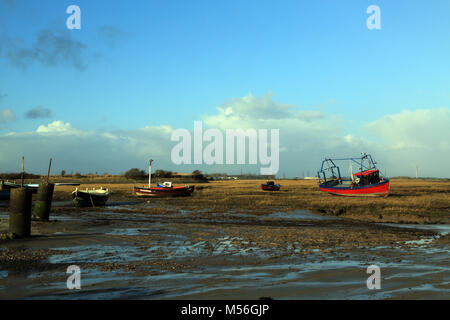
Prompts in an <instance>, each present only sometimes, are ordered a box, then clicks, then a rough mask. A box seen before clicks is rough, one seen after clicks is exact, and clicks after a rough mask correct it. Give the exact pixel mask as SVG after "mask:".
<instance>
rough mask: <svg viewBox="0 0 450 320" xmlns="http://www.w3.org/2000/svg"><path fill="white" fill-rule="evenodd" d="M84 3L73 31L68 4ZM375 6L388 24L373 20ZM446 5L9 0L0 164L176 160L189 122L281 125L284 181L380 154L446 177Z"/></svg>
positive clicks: (385, 165) (389, 167)
mask: <svg viewBox="0 0 450 320" xmlns="http://www.w3.org/2000/svg"><path fill="white" fill-rule="evenodd" d="M70 5H77V6H78V7H79V8H80V10H81V29H79V30H77V29H73V30H69V29H68V28H67V26H66V21H67V19H68V18H69V16H70V14H68V13H66V9H67V7H68V6H70ZM370 5H377V6H378V7H379V8H380V21H381V29H372V30H371V29H369V28H368V27H367V24H366V21H367V19H368V18H369V17H370V16H371V14H370V13H367V12H366V10H367V8H368V7H369V6H370ZM449 13H450V2H449V1H448V0H442V1H440V0H434V1H431V2H430V1H410V0H409V1H402V0H397V1H382V0H371V1H365V0H359V1H350V0H348V1H345V0H344V1H332V0H326V1H325V0H318V1H300V0H295V1H264V0H259V1H256V0H244V1H242V0H240V1H233V0H228V1H219V0H209V1H201V0H196V1H180V0H178V1H169V0H168V1H150V0H148V1H147V0H146V1H137V0H131V1H123V0H115V1H106V0H89V1H78V0H71V1H65V0H64V1H63V0H41V1H22V0H0V172H10V171H15V172H17V171H19V170H20V159H21V157H22V156H25V159H26V160H25V162H26V165H25V166H26V171H31V172H35V173H45V172H46V167H47V165H48V160H49V158H53V171H54V172H55V173H58V172H60V171H61V170H65V171H66V172H68V173H70V172H81V173H96V172H97V173H111V174H117V173H123V172H125V171H126V170H128V169H130V168H134V167H137V168H140V169H146V166H147V162H148V159H150V158H152V159H154V160H155V167H156V169H167V170H174V171H193V170H196V169H199V170H202V171H204V172H229V173H240V172H249V173H258V172H259V169H260V165H251V164H246V165H237V164H235V165H220V164H215V165H207V164H204V163H203V164H197V165H193V164H191V165H186V164H182V165H176V164H175V163H174V162H173V161H172V160H171V150H172V148H173V147H174V146H175V145H176V142H174V141H172V140H171V135H172V133H173V132H174V130H176V129H180V128H181V129H187V130H190V131H192V130H193V128H194V121H203V126H204V127H205V128H217V129H220V130H222V131H224V132H225V130H227V129H230V128H244V129H248V128H254V129H268V130H270V129H279V130H280V138H279V139H280V142H279V146H280V148H279V158H280V160H279V162H280V164H279V171H278V176H286V177H301V176H304V175H314V174H315V173H316V172H317V170H318V169H319V168H320V164H321V161H322V159H324V158H325V157H350V156H358V155H360V153H361V152H368V153H371V154H372V156H373V157H374V158H375V159H376V160H377V161H378V164H379V167H380V169H381V170H382V171H384V173H385V174H387V175H388V176H400V175H405V176H415V173H416V166H418V167H419V175H421V176H426V177H446V178H449V177H450V167H449V166H448V159H449V158H450V142H449V141H450V130H449V128H448V125H449V123H450V77H449V72H450V59H449V56H450V37H449V34H450V19H449Z"/></svg>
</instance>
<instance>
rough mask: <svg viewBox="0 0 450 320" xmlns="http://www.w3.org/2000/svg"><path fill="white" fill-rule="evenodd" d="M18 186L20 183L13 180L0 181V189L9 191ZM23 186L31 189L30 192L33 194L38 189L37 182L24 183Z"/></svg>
mask: <svg viewBox="0 0 450 320" xmlns="http://www.w3.org/2000/svg"><path fill="white" fill-rule="evenodd" d="M20 187H21V184H20V183H14V182H9V181H3V180H1V181H0V190H2V191H10V190H11V189H17V188H20ZM23 187H24V188H27V189H29V190H31V193H33V194H35V193H37V191H38V188H39V184H34V183H24V185H23Z"/></svg>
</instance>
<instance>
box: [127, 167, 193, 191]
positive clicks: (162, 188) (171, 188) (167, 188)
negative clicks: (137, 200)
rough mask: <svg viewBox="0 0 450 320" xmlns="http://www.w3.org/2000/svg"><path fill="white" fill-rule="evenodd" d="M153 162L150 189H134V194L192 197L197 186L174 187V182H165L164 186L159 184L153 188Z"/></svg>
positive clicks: (150, 173)
mask: <svg viewBox="0 0 450 320" xmlns="http://www.w3.org/2000/svg"><path fill="white" fill-rule="evenodd" d="M152 162H153V160H150V165H149V175H148V187H136V186H135V187H134V193H135V195H136V196H138V197H180V196H190V195H191V194H192V193H193V192H194V189H195V186H173V185H172V182H164V183H163V184H162V185H160V184H158V185H157V186H156V187H152V186H151V179H152V178H151V177H152Z"/></svg>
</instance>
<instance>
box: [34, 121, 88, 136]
mask: <svg viewBox="0 0 450 320" xmlns="http://www.w3.org/2000/svg"><path fill="white" fill-rule="evenodd" d="M36 132H37V133H41V134H50V135H86V134H87V133H85V132H82V131H80V130H77V129H75V128H73V127H72V125H71V124H70V123H69V122H66V123H64V122H63V121H61V120H57V121H53V122H52V123H49V124H48V125H46V126H45V125H41V126H39V127H38V128H37V130H36Z"/></svg>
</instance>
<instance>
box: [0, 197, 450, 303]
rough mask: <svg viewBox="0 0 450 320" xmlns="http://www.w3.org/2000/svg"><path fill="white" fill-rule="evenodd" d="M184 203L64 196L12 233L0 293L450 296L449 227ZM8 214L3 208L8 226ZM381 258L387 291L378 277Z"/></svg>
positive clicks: (1, 259) (1, 252)
mask: <svg viewBox="0 0 450 320" xmlns="http://www.w3.org/2000/svg"><path fill="white" fill-rule="evenodd" d="M195 199H196V197H192V198H191V200H190V201H195ZM197 199H198V201H199V202H201V201H202V200H201V198H200V197H199V198H197ZM177 201H178V200H177ZM177 201H173V200H170V201H167V200H151V201H150V202H149V203H148V202H146V201H133V200H132V199H131V198H127V200H126V201H122V202H121V201H120V200H117V199H112V203H111V205H110V206H107V207H106V208H104V209H101V210H99V209H76V208H73V207H72V206H70V205H69V203H66V202H61V203H58V202H56V207H54V208H53V212H52V215H51V220H52V221H51V222H49V223H44V222H33V224H32V235H33V237H32V238H30V239H24V240H14V241H11V240H7V239H2V240H0V243H1V249H0V298H1V299H13V298H20V299H79V298H84V299H116V298H120V299H258V298H261V297H271V298H274V299H343V298H345V299H365V298H369V299H372V298H374V299H448V298H449V296H450V272H449V271H450V266H449V262H448V252H449V251H448V250H449V235H448V231H449V229H450V226H449V225H445V224H441V225H439V226H434V225H419V226H411V225H407V226H396V225H385V224H379V223H369V222H363V221H355V220H349V219H343V218H341V217H330V216H323V215H317V214H314V213H311V212H308V211H304V210H292V211H286V210H282V211H272V212H266V211H265V210H254V211H253V212H245V211H244V212H242V211H239V210H231V211H230V212H222V211H221V210H216V211H215V212H211V211H212V210H211V208H208V207H206V208H204V209H203V210H188V209H187V208H184V209H180V208H179V203H177ZM163 204H165V205H164V206H163ZM192 206H194V205H192ZM2 211H3V212H2ZM248 211H250V210H248ZM7 217H8V215H7V212H6V210H5V208H0V233H3V234H5V233H6V232H7V230H8V219H7ZM414 227H415V228H414ZM424 227H425V228H424ZM373 264H375V265H378V266H379V267H380V268H381V279H382V280H381V287H382V288H381V290H369V289H367V286H366V280H367V278H368V276H369V275H368V274H367V273H366V270H367V267H368V266H370V265H373ZM70 265H78V266H79V267H80V268H81V286H82V288H81V290H68V289H67V287H66V281H67V277H68V274H66V270H67V267H68V266H70Z"/></svg>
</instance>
